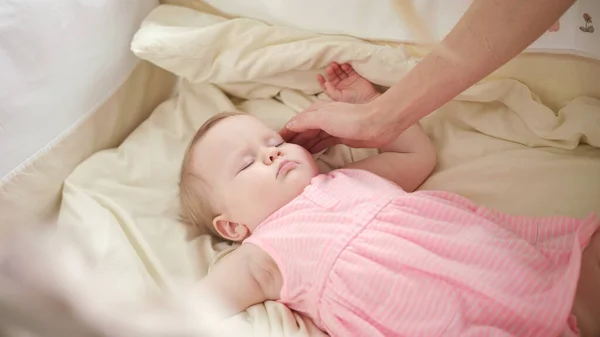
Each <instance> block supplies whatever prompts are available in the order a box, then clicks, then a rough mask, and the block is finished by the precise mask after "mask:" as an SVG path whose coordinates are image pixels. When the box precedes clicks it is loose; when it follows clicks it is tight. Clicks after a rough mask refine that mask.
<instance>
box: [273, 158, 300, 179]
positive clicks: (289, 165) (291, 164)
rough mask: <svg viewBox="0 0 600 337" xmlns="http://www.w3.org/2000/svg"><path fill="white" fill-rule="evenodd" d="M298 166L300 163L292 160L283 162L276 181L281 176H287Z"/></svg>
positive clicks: (278, 169) (280, 164)
mask: <svg viewBox="0 0 600 337" xmlns="http://www.w3.org/2000/svg"><path fill="white" fill-rule="evenodd" d="M296 166H298V163H297V162H295V161H291V160H283V161H282V162H281V163H279V167H278V168H277V174H276V175H275V179H277V178H279V176H280V175H281V174H286V173H288V172H289V171H291V170H293V169H295V168H296Z"/></svg>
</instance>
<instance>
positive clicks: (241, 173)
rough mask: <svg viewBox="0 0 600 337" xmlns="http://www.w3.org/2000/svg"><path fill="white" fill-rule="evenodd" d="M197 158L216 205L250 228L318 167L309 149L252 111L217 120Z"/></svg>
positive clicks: (195, 161) (198, 169)
mask: <svg viewBox="0 0 600 337" xmlns="http://www.w3.org/2000/svg"><path fill="white" fill-rule="evenodd" d="M192 160H193V162H192V165H193V167H194V170H196V172H197V173H198V174H199V175H200V176H201V177H202V178H203V180H204V181H205V182H206V184H207V185H208V186H209V191H208V193H209V195H210V198H211V203H212V204H213V206H214V207H215V208H216V211H217V212H218V213H220V214H222V216H223V217H225V218H226V219H227V220H228V221H231V222H233V223H236V224H239V225H243V226H246V227H247V228H248V230H249V231H250V232H252V231H254V229H255V228H256V227H257V226H258V225H259V224H260V223H261V222H262V221H263V220H265V219H266V218H267V217H268V216H269V215H271V214H272V213H273V212H275V211H276V210H278V209H279V208H281V207H282V206H284V205H285V204H287V203H288V202H290V201H291V200H292V199H294V198H295V197H297V196H298V195H300V194H301V193H302V191H303V189H304V188H305V187H306V186H308V184H309V183H310V180H311V179H312V178H313V177H314V176H315V175H317V173H318V170H317V166H316V163H315V161H314V159H313V158H312V156H311V155H310V153H309V152H308V151H306V150H305V149H304V148H302V147H300V146H298V145H295V144H289V143H285V142H283V140H282V139H281V137H280V136H279V134H278V133H277V132H275V131H273V130H271V129H270V128H268V127H267V126H266V125H264V124H263V123H262V122H260V121H259V120H258V119H256V118H254V117H252V116H247V115H240V116H231V117H227V118H225V119H224V120H222V121H220V122H218V123H217V124H216V125H215V126H214V127H213V128H212V129H210V130H209V131H208V132H207V133H206V134H205V135H204V137H203V138H202V139H201V140H200V141H199V142H198V143H197V144H196V146H195V147H194V153H193V159H192Z"/></svg>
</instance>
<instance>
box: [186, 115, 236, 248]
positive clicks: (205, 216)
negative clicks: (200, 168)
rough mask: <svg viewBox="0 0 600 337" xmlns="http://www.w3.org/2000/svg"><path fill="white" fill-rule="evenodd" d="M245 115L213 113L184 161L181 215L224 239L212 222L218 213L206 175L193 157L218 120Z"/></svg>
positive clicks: (200, 129) (197, 133) (190, 144)
mask: <svg viewBox="0 0 600 337" xmlns="http://www.w3.org/2000/svg"><path fill="white" fill-rule="evenodd" d="M238 115H245V113H243V112H237V111H227V112H221V113H218V114H216V115H213V116H212V117H210V118H209V119H208V120H206V121H205V122H204V124H202V126H200V128H199V129H198V131H196V134H194V137H192V140H191V141H190V143H189V145H188V147H187V149H186V151H185V154H184V156H183V163H182V164H181V172H180V176H179V204H180V218H181V221H183V223H185V224H186V225H188V226H190V227H191V228H192V229H194V230H198V231H199V232H200V233H205V232H206V231H205V230H204V229H207V230H208V232H209V233H210V234H212V235H215V236H216V237H218V238H221V239H225V238H223V237H222V236H221V235H220V234H219V233H218V232H217V231H216V230H215V228H214V227H213V225H212V222H213V219H214V218H215V217H217V216H218V214H217V213H216V212H215V210H214V208H213V205H212V204H211V202H210V197H209V195H208V187H207V184H206V182H205V181H204V180H203V179H202V177H201V176H200V175H199V174H198V173H197V172H196V171H195V170H194V165H193V156H194V148H195V146H196V144H198V142H199V141H200V140H201V139H202V137H203V136H204V135H205V134H206V133H207V132H208V131H209V130H210V129H212V128H213V127H214V126H215V125H217V123H219V122H220V121H222V120H224V119H225V118H228V117H232V116H238Z"/></svg>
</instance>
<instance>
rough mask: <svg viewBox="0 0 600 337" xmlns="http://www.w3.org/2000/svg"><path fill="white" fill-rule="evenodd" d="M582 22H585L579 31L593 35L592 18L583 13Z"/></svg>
mask: <svg viewBox="0 0 600 337" xmlns="http://www.w3.org/2000/svg"><path fill="white" fill-rule="evenodd" d="M583 21H585V24H584V25H583V26H580V27H579V30H580V31H582V32H584V33H593V32H594V26H593V25H592V16H591V15H589V14H588V13H583Z"/></svg>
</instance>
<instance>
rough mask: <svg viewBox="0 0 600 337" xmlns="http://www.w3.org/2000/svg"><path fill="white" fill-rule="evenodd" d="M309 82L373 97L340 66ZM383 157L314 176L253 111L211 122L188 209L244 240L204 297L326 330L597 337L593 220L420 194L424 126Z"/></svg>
mask: <svg viewBox="0 0 600 337" xmlns="http://www.w3.org/2000/svg"><path fill="white" fill-rule="evenodd" d="M319 82H320V83H321V85H322V87H323V89H324V90H325V91H326V92H327V93H328V94H329V95H330V97H332V99H337V100H343V101H351V102H354V103H362V102H365V101H366V100H369V99H374V98H375V97H377V95H379V93H378V92H377V91H376V90H375V88H374V87H373V85H372V84H371V83H370V82H369V81H367V80H366V79H365V78H363V77H361V76H360V75H359V74H358V73H356V71H354V69H352V67H351V66H350V65H348V64H344V65H339V64H336V63H333V64H331V65H330V66H329V67H328V69H327V78H326V79H325V78H323V77H319ZM334 93H335V94H334ZM380 152H381V153H380V154H378V155H375V156H372V157H369V158H366V159H363V160H361V161H357V162H354V163H352V164H350V165H348V166H346V167H344V168H342V169H338V170H334V171H332V172H330V173H328V174H319V173H318V171H317V166H316V164H315V161H314V159H313V157H312V156H311V155H310V153H308V151H306V150H305V149H304V148H302V147H300V146H298V145H295V144H290V143H285V142H284V141H283V140H282V138H281V137H280V135H279V134H278V133H277V132H276V131H274V130H272V129H270V128H268V127H267V126H266V125H264V124H263V123H261V122H260V121H259V120H257V119H256V118H254V117H252V116H249V115H246V114H242V113H223V114H219V115H216V116H214V117H213V118H211V119H210V120H209V121H207V122H206V123H205V124H204V125H203V126H202V127H201V128H200V129H199V130H198V132H197V133H196V135H195V136H194V137H193V139H192V141H191V144H190V146H189V148H188V151H187V153H186V155H185V159H184V162H183V167H182V172H181V182H180V189H181V207H182V215H183V217H184V219H185V220H186V222H188V223H189V224H191V225H193V226H208V230H209V231H210V232H211V233H212V234H214V235H216V236H218V237H220V238H223V239H226V240H229V241H233V242H238V243H241V245H240V246H239V247H238V248H237V249H236V250H234V251H233V252H231V253H230V254H229V255H227V256H226V257H224V258H223V259H222V260H221V261H220V262H219V263H218V264H217V265H216V266H215V267H214V269H213V270H211V272H210V273H209V274H208V275H207V276H206V277H205V278H204V279H203V280H202V281H201V284H202V286H203V289H208V290H209V291H211V292H212V293H214V294H217V295H218V296H219V297H220V298H221V299H222V300H223V301H224V303H225V304H227V306H228V307H229V308H230V309H231V312H230V314H235V313H237V312H241V311H243V310H245V309H246V308H248V307H249V306H252V305H254V304H257V303H261V302H263V301H266V300H274V301H278V302H280V303H283V304H285V305H287V306H288V307H289V308H291V309H293V310H295V311H297V312H299V313H302V314H304V315H305V316H307V317H310V318H311V319H312V320H313V321H314V323H315V324H316V325H317V326H318V327H319V328H320V329H322V330H323V331H325V332H326V333H328V334H329V335H330V336H440V335H444V336H544V337H546V336H578V335H583V336H598V335H597V333H598V332H599V331H600V330H599V327H598V326H599V325H600V323H598V322H600V291H598V290H597V289H600V288H599V287H600V234H594V233H596V231H597V228H598V226H599V223H600V222H599V220H598V219H597V218H596V217H595V216H594V215H590V216H588V217H586V218H584V219H575V218H569V217H528V216H515V215H507V214H503V213H500V212H498V211H495V210H491V209H488V208H484V207H481V206H478V205H476V204H474V203H473V202H471V201H469V200H467V199H465V198H463V197H461V196H459V195H455V194H451V193H448V192H437V191H415V190H416V189H417V188H418V187H419V186H420V185H421V184H422V183H423V181H424V180H425V179H427V177H428V176H429V175H430V174H431V172H432V170H433V169H434V166H435V163H436V153H435V149H434V147H433V144H432V142H431V141H430V139H429V138H428V137H427V135H426V134H425V132H424V131H423V130H422V129H421V127H420V126H419V125H418V124H415V125H414V126H412V127H411V128H410V129H408V130H407V131H406V132H404V133H403V134H402V135H400V136H399V137H398V138H397V139H396V140H395V141H393V142H392V143H390V144H388V145H387V146H385V147H383V148H381V149H380ZM584 248H585V249H584Z"/></svg>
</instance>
